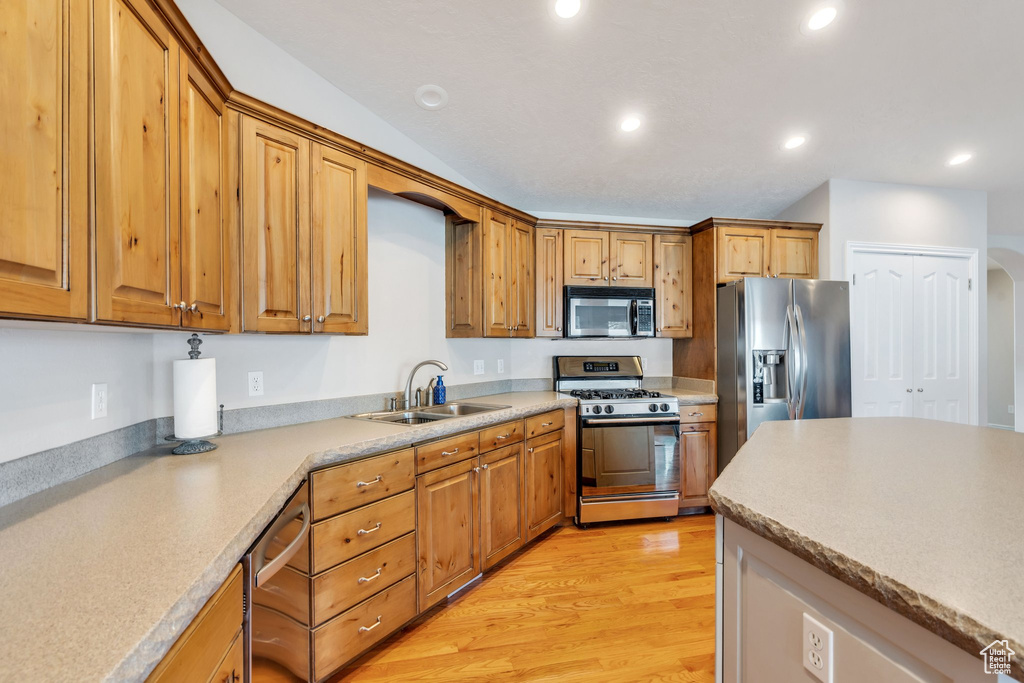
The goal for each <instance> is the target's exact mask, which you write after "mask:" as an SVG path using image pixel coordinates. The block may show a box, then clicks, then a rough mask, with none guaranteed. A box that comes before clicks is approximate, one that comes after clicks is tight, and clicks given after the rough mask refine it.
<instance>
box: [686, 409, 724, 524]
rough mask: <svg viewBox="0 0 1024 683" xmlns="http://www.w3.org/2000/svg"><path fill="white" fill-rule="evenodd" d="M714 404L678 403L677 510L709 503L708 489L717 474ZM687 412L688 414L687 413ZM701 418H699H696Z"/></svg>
mask: <svg viewBox="0 0 1024 683" xmlns="http://www.w3.org/2000/svg"><path fill="white" fill-rule="evenodd" d="M715 408H716V406H713V405H712V406H680V409H681V411H680V412H681V414H682V418H681V419H682V420H691V421H690V422H683V423H681V424H680V425H679V441H680V448H679V451H680V459H681V462H680V469H679V472H680V482H679V509H680V510H687V509H692V508H703V507H707V506H708V505H710V504H711V501H710V500H709V499H708V489H709V488H710V487H711V484H713V483H714V482H715V477H716V476H717V475H718V432H717V427H716V424H715V421H714V420H715V414H716V412H715ZM687 413H689V414H690V415H689V416H688V415H687ZM698 420H701V421H698Z"/></svg>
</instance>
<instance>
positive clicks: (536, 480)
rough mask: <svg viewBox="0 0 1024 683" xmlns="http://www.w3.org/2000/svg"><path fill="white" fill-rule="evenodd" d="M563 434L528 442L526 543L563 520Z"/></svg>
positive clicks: (525, 468) (553, 434) (526, 463)
mask: <svg viewBox="0 0 1024 683" xmlns="http://www.w3.org/2000/svg"><path fill="white" fill-rule="evenodd" d="M563 470H564V468H563V467H562V433H561V432H558V433H552V434H548V435H545V436H542V437H538V438H536V439H531V440H529V441H527V442H526V461H525V467H524V471H525V477H524V479H525V481H526V490H525V498H526V502H525V504H524V506H523V507H524V508H525V510H526V540H527V541H532V540H533V539H535V538H537V536H539V535H540V534H542V533H544V532H545V531H547V530H548V529H550V528H551V527H553V526H554V525H555V524H557V523H558V521H559V520H560V519H561V518H562V488H563V482H562V472H563Z"/></svg>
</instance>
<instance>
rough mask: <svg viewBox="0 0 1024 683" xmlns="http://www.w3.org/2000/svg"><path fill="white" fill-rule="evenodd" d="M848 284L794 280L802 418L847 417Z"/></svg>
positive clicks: (848, 411)
mask: <svg viewBox="0 0 1024 683" xmlns="http://www.w3.org/2000/svg"><path fill="white" fill-rule="evenodd" d="M849 289H850V285H849V284H847V283H846V282H833V281H831V280H799V279H798V280H794V281H793V304H794V309H795V313H796V314H798V315H795V318H796V321H797V323H799V324H801V325H802V334H801V338H802V340H803V347H804V354H805V360H806V363H807V367H806V368H805V369H804V370H803V374H804V379H803V380H802V381H801V384H802V385H803V389H802V392H803V393H802V395H801V396H800V403H801V405H802V417H804V418H807V419H813V418H818V417H850V414H851V404H850V294H849Z"/></svg>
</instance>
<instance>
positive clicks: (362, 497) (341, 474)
mask: <svg viewBox="0 0 1024 683" xmlns="http://www.w3.org/2000/svg"><path fill="white" fill-rule="evenodd" d="M311 480H312V500H311V505H312V508H313V520H314V521H320V520H321V519H327V518H328V517H331V516H332V515H336V514H338V513H339V512H347V511H348V510H354V509H355V508H357V507H359V506H361V505H366V504H367V503H373V502H375V501H378V500H381V499H384V498H387V497H388V496H393V495H395V494H396V493H402V492H403V491H408V490H410V489H412V488H413V487H414V486H415V484H416V472H415V457H414V455H413V451H412V449H411V448H407V449H405V450H404V451H398V452H397V453H388V454H387V455H381V456H377V457H375V458H367V459H366V460H360V461H358V462H353V463H349V464H347V465H339V466H338V467H332V468H330V469H326V470H320V471H319V472H314V473H313V475H312V477H311Z"/></svg>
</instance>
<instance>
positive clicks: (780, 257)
mask: <svg viewBox="0 0 1024 683" xmlns="http://www.w3.org/2000/svg"><path fill="white" fill-rule="evenodd" d="M769 252H770V254H771V261H770V264H769V267H768V273H769V275H771V276H773V277H788V278H803V279H812V280H813V279H815V278H817V277H818V233H817V231H816V230H790V229H788V228H773V229H772V230H771V248H770V249H769Z"/></svg>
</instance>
